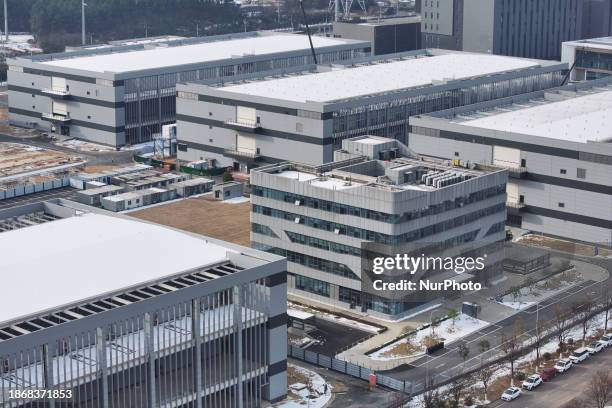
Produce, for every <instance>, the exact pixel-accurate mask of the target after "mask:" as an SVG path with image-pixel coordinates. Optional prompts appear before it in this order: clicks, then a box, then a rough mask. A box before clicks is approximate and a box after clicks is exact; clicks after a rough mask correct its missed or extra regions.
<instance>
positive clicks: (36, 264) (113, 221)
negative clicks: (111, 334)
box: [0, 214, 231, 322]
mask: <svg viewBox="0 0 612 408" xmlns="http://www.w3.org/2000/svg"><path fill="white" fill-rule="evenodd" d="M0 248H2V254H3V255H2V256H1V257H0V282H2V291H1V295H0V322H7V321H12V320H15V319H18V318H20V317H25V316H27V315H31V314H35V313H39V312H42V311H45V310H49V309H55V308H58V307H60V306H64V305H67V304H70V303H74V302H78V301H80V300H84V299H88V298H92V297H97V296H100V295H103V294H106V293H109V292H115V291H119V290H121V289H124V288H127V287H131V286H134V285H138V284H140V283H145V282H149V281H152V280H156V279H159V278H163V277H165V276H169V275H173V274H176V273H180V272H182V271H185V270H188V269H192V268H196V267H200V266H206V265H210V264H213V263H216V262H220V261H223V260H224V259H226V258H227V256H226V254H227V252H231V250H229V249H227V248H224V247H222V246H219V245H217V244H212V243H207V242H206V241H204V239H199V238H196V237H194V236H192V235H188V234H184V233H181V232H178V231H175V230H172V229H169V228H165V227H162V226H158V225H154V224H148V223H144V222H140V221H131V220H127V219H124V218H119V217H112V216H107V215H100V214H84V215H82V216H75V217H70V218H65V219H62V220H57V221H53V222H48V223H44V224H39V225H36V226H32V227H27V228H21V229H18V230H13V231H9V232H4V233H2V234H0Z"/></svg>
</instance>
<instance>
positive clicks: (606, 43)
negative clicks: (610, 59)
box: [563, 37, 612, 50]
mask: <svg viewBox="0 0 612 408" xmlns="http://www.w3.org/2000/svg"><path fill="white" fill-rule="evenodd" d="M563 45H571V46H573V47H579V48H592V49H600V50H612V37H601V38H589V39H586V40H577V41H567V42H564V43H563Z"/></svg>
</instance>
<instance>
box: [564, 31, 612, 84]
mask: <svg viewBox="0 0 612 408" xmlns="http://www.w3.org/2000/svg"><path fill="white" fill-rule="evenodd" d="M561 61H563V62H566V63H567V64H568V66H569V67H571V68H572V73H571V74H570V75H571V76H570V79H571V80H572V81H589V80H592V79H597V78H602V77H605V76H608V75H610V74H612V37H605V38H592V39H589V40H579V41H568V42H564V43H563V46H562V49H561Z"/></svg>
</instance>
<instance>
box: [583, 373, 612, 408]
mask: <svg viewBox="0 0 612 408" xmlns="http://www.w3.org/2000/svg"><path fill="white" fill-rule="evenodd" d="M588 395H589V399H590V400H591V402H592V403H593V406H594V407H595V408H605V407H606V406H607V405H608V403H609V402H612V374H610V373H609V372H608V371H606V370H599V371H597V372H596V373H595V374H593V376H592V377H591V385H590V387H589V392H588Z"/></svg>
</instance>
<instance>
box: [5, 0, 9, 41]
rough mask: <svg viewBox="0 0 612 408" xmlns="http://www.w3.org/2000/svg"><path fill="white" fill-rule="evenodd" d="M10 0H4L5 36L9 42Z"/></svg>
mask: <svg viewBox="0 0 612 408" xmlns="http://www.w3.org/2000/svg"><path fill="white" fill-rule="evenodd" d="M7 1H8V0H4V38H5V40H6V42H7V43H8V40H9V39H8V8H7V6H6V3H7Z"/></svg>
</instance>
